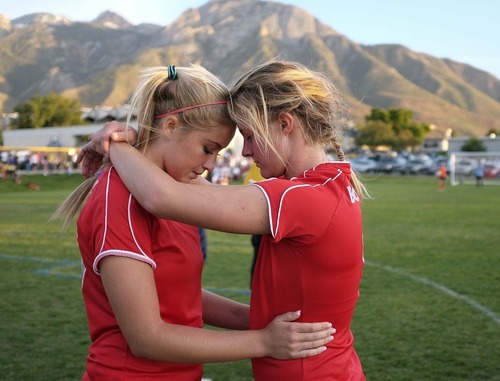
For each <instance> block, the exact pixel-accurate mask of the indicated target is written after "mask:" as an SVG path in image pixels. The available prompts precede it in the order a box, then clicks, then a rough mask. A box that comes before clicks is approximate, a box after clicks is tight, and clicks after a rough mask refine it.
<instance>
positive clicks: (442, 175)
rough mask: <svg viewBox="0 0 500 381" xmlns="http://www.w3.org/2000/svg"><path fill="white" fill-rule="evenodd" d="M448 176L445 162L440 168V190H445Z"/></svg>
mask: <svg viewBox="0 0 500 381" xmlns="http://www.w3.org/2000/svg"><path fill="white" fill-rule="evenodd" d="M447 177H448V173H447V172H446V166H445V165H444V164H441V166H440V167H439V169H438V190H440V191H444V187H445V185H446V178H447Z"/></svg>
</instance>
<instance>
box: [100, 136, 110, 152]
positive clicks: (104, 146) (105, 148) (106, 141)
mask: <svg viewBox="0 0 500 381" xmlns="http://www.w3.org/2000/svg"><path fill="white" fill-rule="evenodd" d="M101 148H102V152H103V153H104V154H105V155H107V154H109V139H104V140H101Z"/></svg>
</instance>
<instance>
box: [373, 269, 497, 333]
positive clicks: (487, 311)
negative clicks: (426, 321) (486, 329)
mask: <svg viewBox="0 0 500 381" xmlns="http://www.w3.org/2000/svg"><path fill="white" fill-rule="evenodd" d="M365 263H366V264H367V265H369V266H373V267H376V268H378V269H381V270H385V271H388V272H391V273H394V274H398V275H401V276H404V277H406V278H410V279H411V280H414V281H415V282H420V283H423V284H426V285H428V286H431V287H434V288H435V289H437V290H439V291H442V292H444V293H445V294H448V295H450V296H451V297H453V298H455V299H459V300H463V301H464V302H465V303H467V304H468V305H470V306H471V307H473V308H475V309H476V310H479V311H480V312H481V313H483V314H484V315H486V316H488V317H489V318H490V319H491V320H493V321H494V322H495V323H497V324H500V316H499V315H498V314H496V313H495V312H493V311H492V310H490V309H488V308H486V307H485V306H483V305H482V304H480V303H478V302H476V301H475V300H474V299H471V298H469V297H468V296H465V295H462V294H459V293H458V292H456V291H453V290H451V289H449V288H448V287H445V286H443V285H441V284H439V283H436V282H434V281H432V280H429V279H427V278H424V277H421V276H418V275H412V274H410V273H407V272H406V271H404V270H402V269H398V268H396V267H391V266H386V265H381V264H378V263H375V262H371V261H366V262H365Z"/></svg>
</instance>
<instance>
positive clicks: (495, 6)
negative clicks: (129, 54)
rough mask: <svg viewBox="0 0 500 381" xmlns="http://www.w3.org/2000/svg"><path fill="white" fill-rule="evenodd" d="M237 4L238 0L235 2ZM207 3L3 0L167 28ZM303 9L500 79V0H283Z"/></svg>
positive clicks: (25, 8)
mask: <svg viewBox="0 0 500 381" xmlns="http://www.w3.org/2000/svg"><path fill="white" fill-rule="evenodd" d="M233 1H238V0H233ZM207 2H208V0H181V1H177V0H137V1H130V0H86V1H79V0H50V1H40V0H18V1H7V0H3V1H2V4H1V5H0V13H3V14H4V15H5V16H7V17H8V18H9V19H14V18H16V17H19V16H24V15H27V14H30V13H34V12H48V13H54V14H60V15H64V16H67V17H69V18H70V19H71V20H73V21H90V20H93V19H95V18H96V17H97V16H98V15H99V14H100V13H101V12H103V11H106V10H111V11H113V12H116V13H118V14H119V15H121V16H122V17H124V18H125V19H127V20H128V21H129V22H131V23H132V24H139V23H141V22H150V23H154V24H160V25H167V24H170V23H171V22H172V21H174V20H175V19H176V18H177V17H178V16H179V15H180V14H181V13H182V12H184V11H185V10H187V9H188V8H197V7H200V6H202V5H203V4H206V3H207ZM279 2H281V3H287V4H293V5H296V6H298V7H301V8H303V9H305V10H306V11H308V12H309V13H311V14H313V15H314V16H316V17H317V18H318V19H319V20H321V21H322V22H324V23H325V24H327V25H329V26H331V27H332V28H333V29H335V30H336V31H337V32H339V33H342V34H344V35H345V36H347V37H348V38H349V39H351V40H352V41H354V42H357V43H361V44H379V43H398V44H402V45H405V46H406V47H408V48H410V49H412V50H414V51H416V52H420V53H427V54H430V55H433V56H435V57H437V58H451V59H453V60H455V61H458V62H463V63H468V64H470V65H472V66H475V67H476V68H478V69H482V70H485V71H487V72H489V73H491V74H494V75H495V76H496V77H497V78H499V79H500V21H499V20H500V1H498V0H379V1H375V0H342V1H339V0H318V1H316V0H307V1H298V0H292V1H285V0H283V1H279Z"/></svg>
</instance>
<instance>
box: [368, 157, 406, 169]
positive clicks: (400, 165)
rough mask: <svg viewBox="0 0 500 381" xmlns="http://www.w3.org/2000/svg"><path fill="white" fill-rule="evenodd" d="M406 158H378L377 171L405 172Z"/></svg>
mask: <svg viewBox="0 0 500 381" xmlns="http://www.w3.org/2000/svg"><path fill="white" fill-rule="evenodd" d="M405 165H406V159H404V158H402V157H399V156H397V157H391V156H384V157H381V158H379V159H378V160H377V166H376V167H375V172H382V173H404V172H405Z"/></svg>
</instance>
